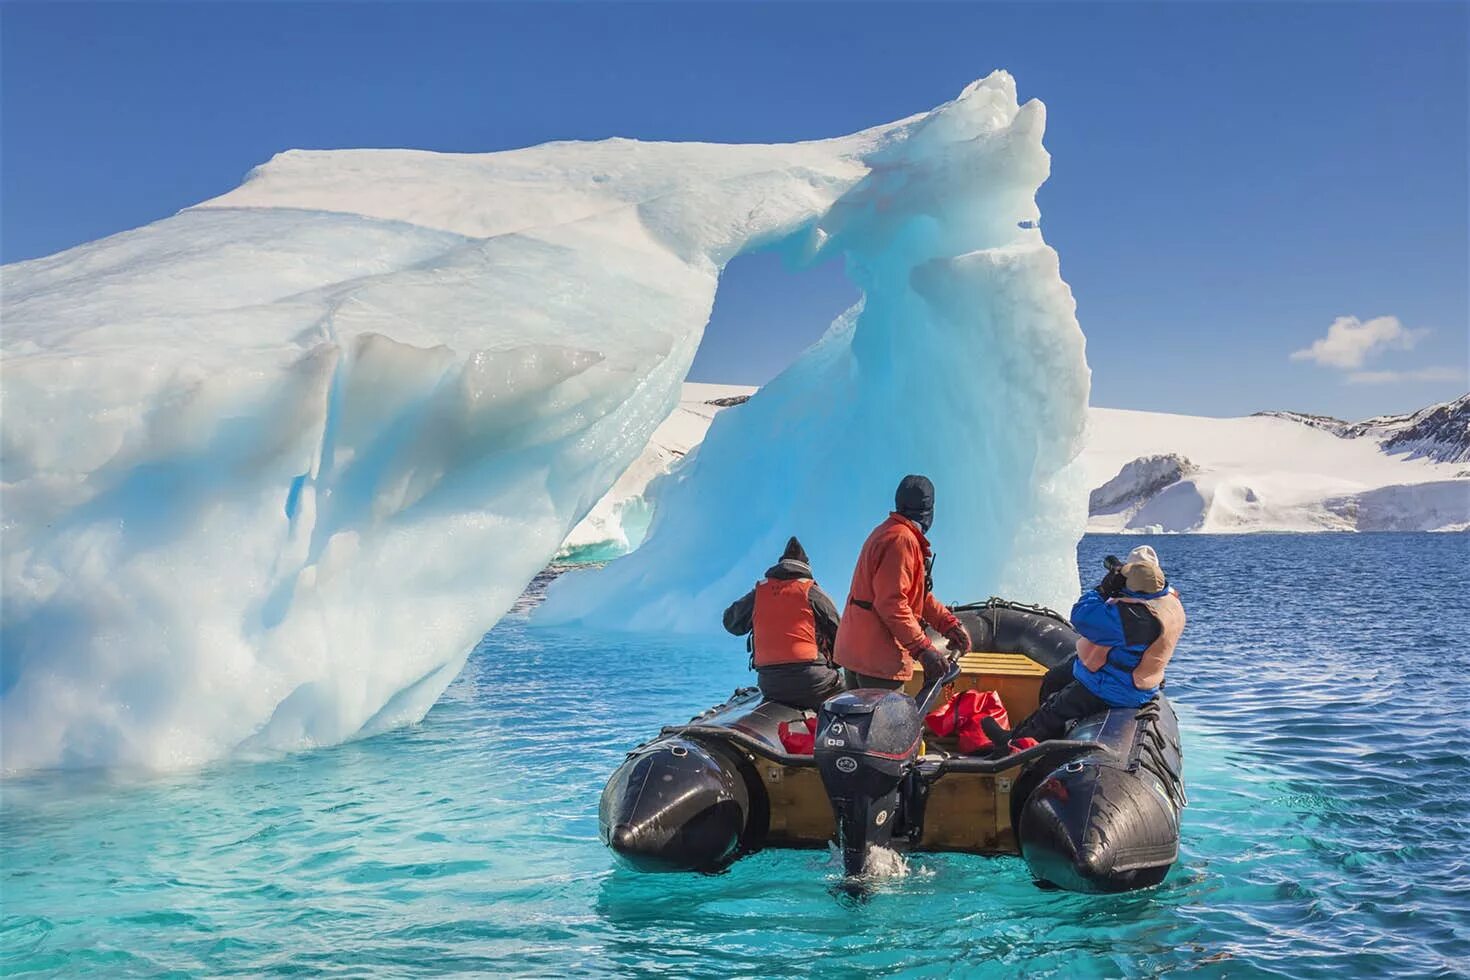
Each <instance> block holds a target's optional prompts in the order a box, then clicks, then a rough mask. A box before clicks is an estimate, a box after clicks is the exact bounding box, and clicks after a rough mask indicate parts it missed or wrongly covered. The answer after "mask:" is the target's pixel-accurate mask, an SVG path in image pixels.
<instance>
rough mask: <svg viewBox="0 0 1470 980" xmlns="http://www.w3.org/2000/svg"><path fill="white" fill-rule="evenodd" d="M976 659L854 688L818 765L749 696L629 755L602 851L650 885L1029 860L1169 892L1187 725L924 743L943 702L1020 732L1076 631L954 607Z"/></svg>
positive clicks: (772, 707)
mask: <svg viewBox="0 0 1470 980" xmlns="http://www.w3.org/2000/svg"><path fill="white" fill-rule="evenodd" d="M954 612H955V614H956V615H957V616H959V617H960V620H961V621H962V622H963V623H964V624H965V628H966V629H967V630H968V631H969V633H970V636H971V639H972V646H973V647H974V649H973V650H972V651H971V652H970V653H968V654H966V655H964V656H962V657H960V658H958V659H957V661H954V662H953V665H952V667H951V669H950V671H949V674H948V676H946V677H944V678H939V679H929V681H927V682H926V680H925V679H924V678H923V675H922V671H919V672H916V675H915V678H914V680H913V681H911V682H910V685H909V687H908V688H907V689H906V690H905V691H904V692H903V693H900V692H898V691H882V690H869V689H863V690H857V691H849V692H846V693H843V694H839V695H836V696H835V697H833V698H831V699H829V700H828V701H827V702H826V703H825V704H824V705H822V708H821V710H820V711H819V712H818V713H817V722H816V729H815V732H814V735H815V745H814V751H813V752H812V754H810V755H805V754H796V753H793V752H790V751H787V748H786V746H785V744H783V741H782V739H781V737H780V730H781V729H782V727H783V723H785V725H786V726H788V728H789V727H798V728H801V729H802V730H805V729H806V726H805V718H806V716H805V714H804V713H803V712H802V711H800V710H798V709H796V708H791V707H788V706H786V705H782V704H779V703H776V702H772V701H765V700H763V699H762V698H761V696H760V693H759V692H758V691H757V690H756V689H754V688H744V689H741V690H738V691H736V692H735V694H734V695H733V696H732V697H731V698H730V700H728V701H726V702H725V703H724V704H720V705H716V706H715V707H713V708H710V709H709V710H708V711H705V712H704V713H702V714H700V715H698V716H696V717H695V718H693V719H692V720H691V721H690V722H689V723H688V724H685V725H674V726H670V727H667V728H665V729H663V731H662V732H661V733H660V734H659V735H658V737H656V738H654V739H653V740H651V741H649V742H647V743H645V744H643V745H640V746H638V747H637V748H636V749H634V750H633V751H631V752H630V753H628V757H627V759H626V760H625V761H624V762H623V764H622V765H621V766H619V767H618V769H617V770H616V771H615V772H614V773H613V775H612V777H611V779H609V780H608V783H607V786H606V788H605V789H604V790H603V794H602V802H601V808H600V813H599V817H600V820H599V822H600V826H601V833H602V839H603V841H604V843H606V844H607V845H608V847H610V848H611V849H612V850H613V852H614V853H615V854H616V855H617V856H618V858H619V859H620V860H621V861H622V862H623V863H625V864H627V865H628V866H630V867H633V868H636V869H638V870H640V871H649V872H670V871H686V872H689V871H693V872H704V873H714V872H719V871H722V870H724V869H725V868H727V867H729V866H730V864H732V863H733V862H734V861H736V860H738V859H739V858H741V857H743V856H744V855H747V854H751V853H754V852H756V851H759V850H762V849H763V848H770V847H778V848H780V847H785V848H815V847H826V846H827V843H828V842H829V841H835V842H837V844H838V846H839V847H840V848H841V850H842V854H843V863H844V867H845V870H846V872H847V873H848V874H849V875H853V876H857V875H861V874H862V872H863V870H864V865H865V863H866V861H867V857H868V853H869V848H871V847H873V846H881V847H887V848H892V849H895V850H900V851H962V852H969V853H974V854H1020V855H1021V856H1022V857H1023V858H1024V859H1025V860H1026V863H1027V865H1028V866H1029V867H1030V869H1031V874H1032V875H1033V876H1034V878H1035V879H1036V881H1037V882H1038V883H1040V884H1042V885H1043V886H1055V887H1060V888H1066V889H1070V890H1073V891H1082V892H1119V891H1128V890H1131V889H1136V888H1147V887H1149V886H1151V885H1155V884H1157V883H1158V882H1160V881H1162V880H1163V878H1164V875H1165V874H1166V873H1167V872H1168V870H1169V868H1170V866H1171V865H1173V863H1174V861H1175V859H1176V858H1177V857H1178V852H1179V814H1180V811H1181V809H1182V808H1183V807H1184V806H1185V804H1186V799H1185V793H1184V780H1183V769H1182V761H1183V760H1182V757H1181V754H1180V749H1179V730H1178V723H1177V721H1176V720H1175V717H1174V711H1173V709H1172V708H1171V707H1170V705H1169V701H1168V699H1167V698H1166V697H1164V696H1163V695H1162V694H1160V695H1159V696H1158V697H1157V698H1155V699H1154V700H1152V701H1150V702H1149V703H1148V704H1146V705H1144V706H1143V707H1142V708H1128V709H1110V710H1107V711H1104V712H1101V713H1099V714H1096V715H1092V716H1090V717H1087V718H1083V719H1080V720H1079V721H1078V722H1077V723H1076V724H1074V725H1073V727H1072V729H1071V730H1070V731H1069V732H1068V733H1067V735H1066V737H1065V738H1062V739H1056V740H1053V741H1048V742H1042V743H1040V744H1038V745H1035V746H1033V747H1031V748H1028V749H1025V750H1023V751H1020V752H1013V753H1012V754H1011V755H1009V756H1006V757H999V758H992V757H988V756H966V755H961V754H958V752H957V749H956V746H955V743H954V742H953V741H951V740H947V739H943V738H936V737H934V736H932V735H928V736H926V735H925V732H924V726H923V719H924V714H925V712H926V710H928V708H929V707H931V706H932V704H933V702H934V701H935V700H936V699H937V697H938V695H939V694H940V692H941V690H948V691H950V692H951V693H952V694H953V693H958V692H961V691H963V690H965V689H968V688H975V689H977V690H983V691H995V692H996V693H998V694H999V695H1000V698H1001V700H1002V701H1003V702H1004V704H1005V706H1006V708H1007V709H1008V711H1009V714H1010V717H1011V718H1013V719H1015V720H1017V721H1020V720H1021V719H1023V718H1025V717H1026V716H1027V715H1028V714H1030V713H1031V712H1032V711H1033V710H1035V708H1036V706H1037V704H1038V703H1039V701H1040V700H1041V699H1042V698H1043V697H1044V696H1046V695H1049V694H1050V693H1051V692H1052V690H1055V689H1058V688H1059V687H1060V686H1061V685H1062V684H1064V683H1066V682H1067V680H1068V679H1069V677H1070V673H1069V671H1070V658H1071V657H1072V655H1073V650H1074V644H1075V642H1076V639H1077V634H1076V633H1075V632H1074V631H1073V630H1072V628H1071V626H1070V624H1068V623H1067V621H1066V620H1065V619H1064V618H1063V617H1061V616H1060V615H1058V614H1057V613H1055V612H1052V611H1050V610H1047V609H1042V608H1040V607H1034V606H1024V605H1021V604H1018V603H1012V602H1007V601H1004V600H1001V599H991V600H990V601H988V602H985V603H979V604H974V605H969V606H960V607H956V608H954Z"/></svg>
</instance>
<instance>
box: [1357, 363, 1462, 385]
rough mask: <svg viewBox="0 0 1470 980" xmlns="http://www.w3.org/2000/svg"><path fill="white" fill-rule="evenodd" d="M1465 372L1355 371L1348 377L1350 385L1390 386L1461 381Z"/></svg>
mask: <svg viewBox="0 0 1470 980" xmlns="http://www.w3.org/2000/svg"><path fill="white" fill-rule="evenodd" d="M1464 377H1465V372H1464V371H1462V370H1460V369H1459V368H1452V367H1430V368H1419V369H1418V370H1417V371H1354V372H1353V373H1352V374H1349V375H1348V376H1347V379H1348V383H1349V384H1355V385H1388V384H1398V383H1400V382H1404V381H1459V380H1461V379H1463V378H1464Z"/></svg>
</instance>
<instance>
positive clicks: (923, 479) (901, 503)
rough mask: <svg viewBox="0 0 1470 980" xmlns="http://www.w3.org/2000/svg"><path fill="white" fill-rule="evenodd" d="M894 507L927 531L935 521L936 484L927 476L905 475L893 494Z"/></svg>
mask: <svg viewBox="0 0 1470 980" xmlns="http://www.w3.org/2000/svg"><path fill="white" fill-rule="evenodd" d="M893 509H894V510H896V511H898V512H899V513H900V514H902V515H903V516H904V517H907V518H908V519H909V520H911V521H913V522H914V523H915V524H917V525H919V527H921V528H923V529H924V530H925V531H926V532H927V531H928V530H929V525H931V524H933V523H934V484H933V483H930V482H929V478H928V477H927V476H919V475H917V474H912V473H911V474H909V475H908V476H906V477H904V478H903V479H902V480H900V481H899V484H898V490H897V491H895V492H894V494H893Z"/></svg>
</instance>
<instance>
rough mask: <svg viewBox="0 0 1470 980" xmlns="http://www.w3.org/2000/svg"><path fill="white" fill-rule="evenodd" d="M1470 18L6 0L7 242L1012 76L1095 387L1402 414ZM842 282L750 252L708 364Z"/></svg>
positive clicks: (1, 243)
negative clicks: (351, 173)
mask: <svg viewBox="0 0 1470 980" xmlns="http://www.w3.org/2000/svg"><path fill="white" fill-rule="evenodd" d="M1467 34H1470V5H1466V4H1463V3H1427V4H1418V3H1393V4H1370V3H1351V4H1339V3H1307V4H1286V3H1281V4H1277V3H1272V4H1246V3H1227V2H1217V3H1180V4H1171V5H1156V4H1145V3H1126V4H1089V5H1083V4H1072V3H1068V4H1060V5H1049V4H1026V5H1010V4H960V3H947V4H937V5H928V4H916V3H905V4H884V3H865V4H845V3H842V4H839V3H805V4H798V3H785V4H754V3H737V4H716V3H684V4H647V5H621V4H611V3H542V4H535V5H515V4H471V3H460V4H449V5H439V4H428V3H413V4H408V3H377V4H345V3H320V4H313V5H296V4H289V3H257V4H236V3H188V4H177V5H151V4H104V5H98V6H91V5H83V4H72V3H61V4H43V3H24V2H21V3H15V2H7V3H5V4H4V5H3V7H0V257H3V259H4V260H5V261H7V262H9V261H15V260H19V259H24V258H31V257H35V256H38V255H44V254H48V253H51V252H55V251H58V250H60V249H64V248H67V247H69V246H72V245H75V244H78V243H80V242H83V241H87V240H90V239H93V238H97V237H101V236H103V235H107V234H111V233H113V232H117V231H121V230H124V229H127V228H132V227H136V226H138V225H142V224H146V223H147V222H150V221H154V220H157V219H158V218H161V217H164V216H166V215H168V214H170V213H172V212H173V211H175V210H177V209H179V208H181V207H185V206H187V205H189V204H192V203H195V202H197V201H200V200H202V199H205V198H208V197H211V196H214V195H216V194H219V193H221V192H223V191H225V190H227V189H229V188H230V187H232V186H234V185H235V184H237V183H238V182H239V180H240V178H241V177H242V176H243V175H244V173H245V172H246V171H247V170H248V169H249V168H250V167H251V166H253V165H255V164H257V163H260V162H262V161H264V160H266V159H268V158H269V157H270V156H271V155H272V154H274V153H276V152H278V151H280V150H283V149H287V148H291V147H311V148H333V147H356V146H411V147H421V148H426V149H433V150H444V151H485V150H497V149H504V148H509V147H515V146H523V145H528V144H533V143H538V142H542V141H545V140H550V139H569V138H576V139H598V138H602V137H606V136H613V135H622V136H633V137H639V138H645V139H700V140H717V141H732V142H744V141H760V142H770V141H784V140H793V139H807V138H813V137H821V136H834V135H839V134H843V133H847V132H851V131H853V130H857V129H860V128H863V127H865V126H870V125H873V124H876V123H879V122H884V121H887V120H890V119H895V118H899V117H901V116H904V115H908V114H910V113H913V112H916V111H921V110H924V109H927V108H930V107H932V106H934V105H936V104H938V103H940V102H943V101H945V100H946V99H948V98H951V97H952V96H954V95H955V94H956V93H958V91H959V90H960V89H961V88H962V87H963V86H964V85H965V84H966V83H968V82H969V81H971V80H972V79H974V78H977V77H980V76H982V75H984V74H986V73H988V72H989V71H990V70H991V69H993V68H1006V69H1008V70H1010V71H1011V72H1012V73H1013V74H1015V75H1016V77H1017V80H1018V83H1019V86H1020V90H1021V94H1022V97H1023V98H1039V99H1041V100H1042V101H1044V102H1045V103H1046V104H1047V108H1048V132H1047V137H1046V144H1047V147H1048V149H1049V150H1050V151H1051V153H1052V156H1053V173H1052V179H1051V180H1050V182H1048V184H1047V185H1046V186H1045V187H1044V188H1043V189H1042V192H1041V195H1040V202H1041V209H1042V215H1043V223H1042V227H1043V230H1044V231H1045V233H1046V237H1047V239H1048V240H1049V241H1050V242H1051V243H1052V244H1053V245H1055V246H1056V247H1057V249H1058V250H1059V251H1060V253H1061V256H1062V273H1063V276H1064V277H1065V278H1066V279H1067V280H1068V282H1069V283H1070V284H1071V285H1072V288H1073V291H1074V292H1075V294H1076V296H1077V301H1078V312H1079V317H1080V319H1081V321H1082V326H1083V329H1084V330H1085V331H1086V333H1087V335H1088V357H1089V360H1090V362H1091V364H1092V366H1093V371H1094V377H1093V384H1094V387H1093V402H1094V404H1098V405H1107V406H1114V407H1127V408H1141V409H1150V410H1163V411H1176V412H1187V413H1198V414H1208V415H1232V414H1241V413H1246V412H1250V411H1255V410H1257V409H1262V408H1295V409H1299V410H1304V411H1314V412H1323V413H1329V414H1334V415H1340V416H1348V417H1362V416H1366V415H1371V414H1376V413H1380V412H1389V411H1402V410H1407V409H1411V408H1415V407H1418V406H1420V405H1423V404H1425V403H1428V402H1430V401H1433V400H1438V399H1443V398H1447V397H1452V396H1454V395H1456V394H1459V393H1461V392H1463V391H1464V390H1465V389H1466V380H1465V371H1466V364H1467V360H1470V350H1467V347H1470V339H1467V323H1470V299H1467V278H1470V274H1467V268H1470V254H1467V239H1470V230H1467V214H1470V200H1467V184H1470V176H1467V139H1466V131H1467V118H1470V106H1467V95H1466V93H1467V84H1470V77H1467V55H1466V48H1467ZM852 296H853V292H852V289H851V287H850V286H849V285H848V284H847V283H846V281H845V280H844V279H843V277H842V273H841V270H840V269H839V268H836V267H833V266H827V267H823V268H819V269H814V270H806V271H803V272H801V273H798V274H794V275H793V274H789V273H787V272H785V271H784V270H782V269H781V268H780V267H779V266H778V265H777V263H776V262H775V261H774V259H772V258H769V257H767V256H747V257H743V258H741V259H738V260H736V262H735V263H732V265H731V267H730V270H729V273H728V276H727V280H726V283H725V284H724V286H722V290H721V295H720V297H719V299H718V300H717V303H716V313H715V318H714V320H713V321H712V323H711V327H710V330H709V332H708V335H707V339H706V343H705V346H704V347H703V348H702V349H701V352H700V357H699V359H698V361H697V362H696V365H695V371H694V374H693V378H694V379H695V380H714V381H737V382H760V381H764V380H766V379H767V378H769V377H770V376H771V375H772V374H773V373H775V372H776V371H778V370H779V369H780V368H781V367H782V366H783V365H785V364H786V363H788V362H789V361H790V360H791V358H792V357H793V356H795V354H796V353H797V352H798V351H799V350H800V349H801V347H803V346H804V345H805V344H806V343H809V342H810V341H811V340H814V339H815V338H816V337H817V336H818V335H819V334H820V333H821V332H822V330H823V329H824V328H825V326H826V324H827V322H828V321H829V320H830V319H831V318H832V317H833V316H834V315H836V314H837V313H838V312H840V311H841V309H842V308H843V307H845V306H846V305H847V303H848V302H849V301H850V300H851V298H852ZM1348 318H1351V319H1348ZM1335 323H1336V324H1337V325H1336V326H1334V324H1335ZM1329 330H1331V332H1329ZM1314 342H1319V343H1318V346H1317V347H1315V348H1314V347H1313V344H1314ZM1298 351H1305V352H1307V353H1304V354H1300V355H1298V356H1297V357H1295V358H1293V356H1292V355H1293V353H1294V352H1298Z"/></svg>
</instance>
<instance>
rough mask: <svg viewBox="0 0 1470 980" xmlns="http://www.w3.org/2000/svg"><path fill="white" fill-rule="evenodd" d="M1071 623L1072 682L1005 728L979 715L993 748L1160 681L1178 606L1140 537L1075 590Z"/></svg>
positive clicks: (1062, 724)
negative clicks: (1097, 579) (1092, 584)
mask: <svg viewBox="0 0 1470 980" xmlns="http://www.w3.org/2000/svg"><path fill="white" fill-rule="evenodd" d="M1112 561H1113V562H1116V561H1117V559H1116V558H1115V559H1112ZM1072 625H1073V626H1074V627H1076V629H1077V632H1078V633H1079V634H1080V636H1079V637H1078V638H1077V656H1076V658H1075V659H1074V660H1073V661H1072V682H1071V683H1070V684H1067V685H1066V686H1065V687H1063V688H1062V689H1061V690H1060V691H1057V692H1056V693H1055V694H1053V695H1052V696H1051V697H1049V698H1047V699H1046V700H1045V701H1044V702H1043V703H1042V705H1041V707H1039V708H1037V709H1036V710H1035V711H1034V712H1033V713H1032V714H1031V716H1030V717H1029V718H1027V719H1026V720H1025V721H1023V722H1021V724H1019V725H1017V726H1016V728H1015V729H1014V730H1013V731H1009V732H1008V731H1006V730H1005V729H1004V728H1002V727H1001V726H1000V725H998V724H996V722H995V721H994V719H991V718H986V719H984V720H983V721H982V722H981V726H982V727H983V728H984V729H985V734H987V735H989V736H990V739H991V741H993V742H994V743H995V745H996V746H997V750H998V751H999V752H1005V751H1007V750H1008V743H1009V742H1011V741H1013V740H1016V739H1020V738H1034V739H1036V740H1037V741H1041V742H1044V741H1046V740H1047V739H1051V738H1060V737H1061V736H1063V735H1065V734H1066V732H1067V729H1068V728H1069V727H1070V726H1071V724H1072V722H1074V721H1077V720H1078V719H1080V718H1084V717H1086V716H1087V715H1091V714H1096V713H1097V712H1099V711H1104V710H1106V709H1107V708H1135V707H1140V706H1142V705H1144V704H1146V703H1147V702H1148V701H1149V700H1151V699H1152V698H1153V697H1154V696H1155V695H1156V694H1158V693H1159V688H1160V687H1162V686H1163V683H1164V667H1165V666H1166V665H1167V664H1168V663H1169V658H1170V657H1172V656H1173V655H1174V647H1175V645H1176V644H1177V643H1178V642H1179V637H1180V634H1182V633H1183V632H1184V606H1183V604H1181V603H1180V601H1179V596H1178V593H1176V592H1175V591H1174V590H1173V589H1171V588H1170V587H1169V583H1168V580H1167V579H1165V578H1164V570H1163V569H1162V568H1161V567H1159V556H1158V555H1157V554H1155V553H1154V549H1152V548H1150V547H1149V546H1148V545H1141V546H1140V547H1137V548H1134V549H1133V550H1132V551H1131V552H1129V554H1128V560H1127V562H1125V563H1124V564H1122V565H1121V566H1117V567H1112V568H1110V569H1109V570H1108V574H1107V575H1105V576H1104V577H1103V580H1102V583H1101V584H1100V585H1098V587H1097V588H1095V589H1089V590H1088V591H1087V592H1084V593H1083V594H1082V598H1080V599H1078V600H1077V604H1076V605H1075V606H1073V607H1072Z"/></svg>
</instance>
